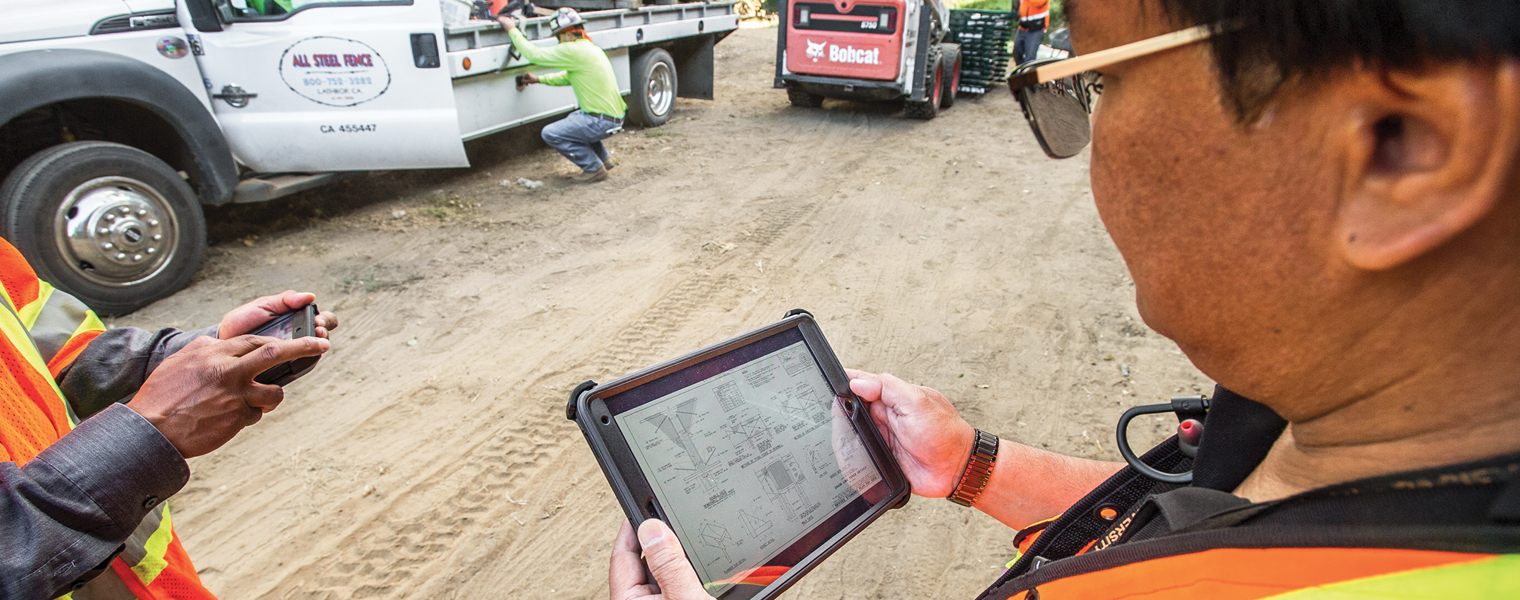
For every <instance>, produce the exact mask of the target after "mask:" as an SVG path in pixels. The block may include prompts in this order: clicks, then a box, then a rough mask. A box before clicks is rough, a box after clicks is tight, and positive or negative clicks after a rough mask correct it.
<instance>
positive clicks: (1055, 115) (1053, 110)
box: [1008, 25, 1228, 158]
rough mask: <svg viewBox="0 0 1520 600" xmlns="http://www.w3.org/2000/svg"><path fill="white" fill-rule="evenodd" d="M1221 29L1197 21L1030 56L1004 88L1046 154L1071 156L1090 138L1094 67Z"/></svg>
mask: <svg viewBox="0 0 1520 600" xmlns="http://www.w3.org/2000/svg"><path fill="white" fill-rule="evenodd" d="M1226 29H1228V28H1227V27H1224V26H1221V25H1199V26H1197V27H1189V28H1187V29H1184V30H1182V31H1174V32H1172V33H1168V34H1166V35H1161V36H1156V37H1153V38H1149V39H1144V40H1140V41H1138V42H1134V43H1130V44H1125V45H1123V46H1117V47H1114V48H1109V49H1107V50H1103V51H1100V52H1094V53H1092V54H1088V55H1085V56H1077V57H1073V58H1046V59H1040V60H1033V61H1030V62H1027V63H1024V64H1022V65H1019V66H1018V67H1016V68H1015V69H1014V70H1013V72H1012V73H1009V74H1008V90H1009V91H1010V92H1013V97H1014V98H1017V99H1018V101H1019V106H1020V107H1022V108H1023V109H1024V118H1025V119H1027V120H1028V121H1029V128H1030V129H1033V130H1034V137H1035V139H1036V140H1039V142H1040V148H1041V149H1043V150H1045V154H1046V155H1047V156H1049V157H1051V158H1070V157H1072V156H1075V155H1076V154H1077V153H1078V152H1081V151H1082V149H1083V148H1086V147H1087V144H1088V143H1090V142H1092V112H1093V107H1094V105H1095V104H1096V103H1097V100H1098V96H1100V95H1101V94H1102V93H1103V79H1102V76H1101V75H1100V74H1099V73H1098V69H1101V68H1103V67H1107V66H1111V65H1115V64H1118V63H1121V62H1124V61H1126V60H1132V59H1136V58H1140V57H1142V56H1148V55H1151V54H1155V53H1157V52H1161V51H1164V50H1170V49H1172V48H1177V47H1179V46H1186V45H1188V44H1192V43H1194V42H1200V41H1203V40H1206V39H1209V38H1211V37H1213V36H1214V35H1215V34H1218V33H1220V32H1222V31H1225V30H1226Z"/></svg>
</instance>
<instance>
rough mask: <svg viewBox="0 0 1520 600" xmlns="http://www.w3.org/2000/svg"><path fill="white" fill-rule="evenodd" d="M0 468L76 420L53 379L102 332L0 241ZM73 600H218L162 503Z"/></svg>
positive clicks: (26, 457) (19, 461) (26, 458)
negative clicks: (0, 305)
mask: <svg viewBox="0 0 1520 600" xmlns="http://www.w3.org/2000/svg"><path fill="white" fill-rule="evenodd" d="M0 286H3V288H4V294H3V295H0V301H3V303H4V304H5V309H6V310H5V311H3V314H0V334H3V338H4V339H3V340H0V461H6V462H15V463H16V464H18V465H20V464H25V463H26V461H29V460H31V459H32V457H34V456H37V454H38V453H40V452H42V451H43V450H44V449H46V448H47V447H48V446H50V445H52V444H53V442H55V441H57V440H58V439H59V438H62V437H63V436H64V434H67V433H68V432H69V431H71V430H72V429H73V428H74V425H75V424H76V423H77V422H78V418H77V417H76V416H75V415H74V413H73V410H72V409H71V408H70V407H69V405H68V403H67V402H65V401H64V399H63V392H62V391H60V390H59V389H58V383H57V381H56V377H57V376H58V374H59V373H60V372H61V371H63V369H65V368H67V367H68V366H69V365H70V364H72V363H73V362H74V359H75V358H78V357H79V353H80V352H82V351H83V350H84V348H85V346H87V345H89V343H90V341H91V340H93V339H95V337H96V336H98V335H100V333H101V332H103V331H105V325H104V324H102V323H101V322H100V319H99V318H97V317H96V316H95V314H94V313H93V312H90V309H89V308H88V307H86V306H85V305H84V303H82V302H80V301H79V300H77V299H75V298H74V297H73V296H70V295H68V294H67V293H64V292H63V291H60V290H57V289H55V288H54V287H53V286H51V285H49V284H48V283H47V282H44V281H41V280H39V279H37V274H36V273H35V272H34V271H32V267H31V265H29V264H27V262H26V259H25V258H22V256H21V253H20V252H18V251H16V248H15V246H12V245H11V244H10V243H9V242H6V241H4V240H0ZM63 598H68V599H70V600H117V599H122V600H128V599H132V598H136V599H138V600H191V599H194V600H215V598H216V597H215V596H213V595H212V594H211V592H209V591H207V590H206V587H205V586H204V585H202V584H201V580H200V577H199V576H198V575H196V573H195V565H193V564H191V563H190V557H189V556H187V555H186V554H185V549H184V548H183V547H182V546H181V545H180V542H179V537H178V536H176V535H175V534H174V528H173V526H172V524H171V522H170V518H169V504H168V503H167V502H165V503H160V504H159V505H158V507H157V508H155V509H154V510H153V511H152V512H150V513H149V514H148V515H147V516H146V517H144V518H143V522H142V524H141V525H140V526H138V528H137V530H136V531H134V532H133V533H132V536H131V537H130V538H129V539H128V540H127V542H126V550H124V551H123V552H122V553H121V554H120V555H118V556H117V557H116V558H114V559H112V560H111V569H110V570H109V571H107V572H106V573H104V574H102V575H101V576H100V577H97V578H95V579H94V580H93V581H91V582H89V583H88V584H87V585H85V586H84V587H82V588H80V589H78V590H75V591H73V592H70V593H69V594H67V595H65V596H63Z"/></svg>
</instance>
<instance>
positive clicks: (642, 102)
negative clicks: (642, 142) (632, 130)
mask: <svg viewBox="0 0 1520 600" xmlns="http://www.w3.org/2000/svg"><path fill="white" fill-rule="evenodd" d="M632 75H633V86H632V87H633V93H632V94H630V95H629V97H628V119H629V120H630V121H633V124H635V125H639V126H642V127H659V126H661V125H664V124H665V122H666V121H669V120H670V114H671V113H672V112H675V107H676V61H675V60H674V59H672V58H670V53H669V52H666V51H665V50H664V49H662V48H654V49H651V50H649V51H648V52H645V53H643V54H640V55H639V57H638V58H636V59H634V60H633V74H632Z"/></svg>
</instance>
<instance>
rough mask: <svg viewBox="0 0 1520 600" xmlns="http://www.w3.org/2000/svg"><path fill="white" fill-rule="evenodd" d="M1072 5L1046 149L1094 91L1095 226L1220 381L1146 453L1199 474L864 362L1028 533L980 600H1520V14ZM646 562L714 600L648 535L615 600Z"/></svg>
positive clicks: (1054, 68) (1416, 7)
mask: <svg viewBox="0 0 1520 600" xmlns="http://www.w3.org/2000/svg"><path fill="white" fill-rule="evenodd" d="M1065 8H1066V11H1067V16H1068V17H1069V21H1070V23H1071V29H1072V39H1073V40H1074V42H1075V45H1076V46H1077V48H1076V49H1077V50H1078V53H1079V58H1075V59H1070V61H1071V62H1065V61H1063V62H1065V64H1063V62H1056V63H1046V64H1043V65H1036V66H1035V67H1027V66H1026V67H1024V68H1020V69H1019V70H1017V71H1015V73H1014V74H1013V75H1011V76H1010V78H1009V80H1010V87H1012V88H1015V91H1016V93H1017V94H1018V95H1019V98H1020V101H1021V102H1022V103H1023V104H1024V107H1025V110H1026V114H1027V116H1028V117H1029V119H1030V122H1031V125H1032V126H1033V127H1034V128H1035V134H1036V137H1037V139H1039V141H1040V142H1041V145H1042V146H1043V147H1044V148H1045V149H1046V151H1047V153H1049V154H1051V155H1052V156H1070V155H1073V154H1076V153H1078V152H1080V151H1081V150H1082V148H1083V147H1084V146H1085V145H1086V144H1087V139H1086V138H1085V137H1082V136H1085V135H1086V133H1085V131H1086V130H1085V129H1084V130H1082V131H1081V132H1078V131H1076V130H1075V129H1074V128H1071V127H1069V125H1070V124H1071V123H1072V122H1073V121H1072V119H1071V118H1070V117H1072V116H1073V115H1071V114H1056V115H1054V116H1055V117H1062V118H1052V117H1053V115H1052V113H1050V112H1047V111H1051V110H1054V111H1055V112H1056V113H1059V112H1060V110H1061V107H1062V106H1076V107H1078V108H1079V109H1083V110H1087V109H1091V108H1093V107H1094V105H1095V104H1097V103H1096V102H1092V101H1091V98H1087V97H1084V95H1083V93H1082V92H1081V91H1074V90H1086V93H1088V94H1091V95H1092V96H1094V97H1099V96H1100V97H1101V107H1102V110H1100V111H1097V112H1094V113H1093V114H1092V118H1093V120H1094V121H1093V124H1092V129H1091V132H1092V138H1091V139H1092V147H1093V150H1092V154H1091V157H1092V158H1091V161H1092V169H1091V170H1092V190H1093V195H1094V198H1095V200H1096V202H1097V206H1098V209H1099V213H1100V215H1101V216H1102V218H1103V221H1104V224H1105V226H1106V227H1107V229H1108V231H1109V234H1110V235H1111V236H1112V237H1113V239H1114V242H1115V244H1116V245H1117V246H1118V248H1119V250H1120V253H1121V254H1122V255H1123V256H1124V258H1125V260H1126V262H1127V264H1128V267H1129V270H1130V273H1131V274H1132V276H1133V278H1134V282H1135V289H1136V300H1137V303H1138V305H1139V309H1140V312H1141V314H1142V316H1143V317H1144V318H1145V320H1146V323H1147V324H1148V325H1149V326H1150V327H1152V328H1153V329H1155V330H1156V331H1157V332H1159V333H1161V334H1163V335H1165V336H1167V337H1168V338H1170V339H1172V340H1174V341H1176V342H1177V344H1178V346H1179V347H1180V348H1181V349H1182V350H1183V352H1185V353H1186V354H1187V356H1188V357H1189V358H1190V359H1191V360H1192V361H1193V363H1194V364H1195V365H1197V366H1198V368H1199V369H1200V370H1202V371H1203V372H1204V373H1205V374H1207V375H1208V376H1210V377H1211V378H1213V379H1214V380H1216V381H1218V382H1219V384H1220V386H1221V387H1220V388H1217V389H1216V390H1215V394H1214V397H1213V398H1211V399H1210V400H1211V402H1212V404H1211V405H1210V406H1209V407H1208V409H1207V411H1208V413H1207V416H1206V417H1204V418H1202V419H1199V420H1197V421H1194V423H1196V424H1197V425H1196V428H1194V429H1189V426H1188V425H1187V424H1186V423H1184V426H1182V427H1180V431H1181V435H1180V436H1179V437H1180V438H1184V439H1180V440H1179V439H1177V438H1174V439H1173V440H1169V441H1168V442H1166V443H1164V444H1162V445H1161V446H1159V447H1158V448H1157V449H1155V450H1154V451H1153V452H1151V453H1148V454H1147V456H1146V457H1144V459H1143V460H1146V461H1147V462H1151V463H1153V464H1161V463H1165V464H1166V465H1169V467H1170V469H1167V470H1166V471H1167V472H1171V473H1177V474H1182V473H1181V471H1187V470H1189V469H1190V471H1191V475H1190V479H1191V481H1190V482H1182V481H1179V482H1175V483H1165V484H1159V483H1155V482H1154V481H1150V480H1149V479H1148V478H1147V476H1145V475H1142V474H1141V472H1140V471H1137V470H1136V469H1134V468H1131V467H1126V466H1125V465H1124V464H1123V463H1104V462H1097V461H1090V460H1084V459H1077V458H1072V457H1065V456H1059V455H1055V454H1051V453H1048V452H1044V451H1041V450H1038V449H1035V448H1031V447H1029V446H1025V445H1023V444H1018V443H1013V442H1009V441H1002V442H1000V443H999V442H998V441H997V440H996V438H995V437H994V436H991V435H987V434H983V433H980V432H977V431H976V430H974V429H973V428H972V426H971V425H970V424H968V423H966V422H965V421H964V420H963V419H961V417H960V416H959V415H958V414H957V413H956V411H955V409H954V408H953V406H952V405H951V403H950V402H949V401H948V400H947V399H946V398H945V397H944V396H943V395H941V394H939V393H938V392H936V391H934V390H932V389H929V388H926V387H920V386H917V385H913V384H909V383H907V382H904V381H902V380H900V379H898V378H896V377H892V376H891V375H885V374H883V375H875V374H870V373H865V372H859V371H854V372H851V373H850V378H851V382H850V388H851V389H852V390H853V391H854V392H855V393H856V394H858V395H859V396H860V398H861V399H863V400H865V401H866V402H867V403H868V404H869V407H870V411H871V414H872V416H873V417H874V418H875V420H876V423H877V424H878V426H879V427H880V428H881V430H882V433H883V437H885V438H886V439H887V440H888V441H889V444H890V445H891V447H892V451H893V453H894V455H895V456H896V457H897V460H898V462H899V463H900V464H901V465H902V469H903V471H904V473H905V474H906V476H907V478H908V479H909V481H910V482H911V485H912V490H913V492H914V493H915V494H918V495H920V496H925V497H931V498H933V497H947V496H949V497H952V498H955V499H957V500H958V501H959V502H961V503H965V504H969V505H970V506H973V507H975V508H977V509H980V510H982V511H984V512H986V513H987V514H989V515H992V516H993V517H995V518H997V519H998V520H1000V521H1002V522H1003V523H1005V524H1007V525H1008V526H1010V527H1012V528H1015V529H1021V530H1023V531H1022V532H1021V534H1020V535H1019V541H1020V546H1021V551H1022V555H1021V556H1020V558H1019V559H1018V562H1017V563H1015V564H1014V565H1013V566H1012V567H1011V568H1010V569H1009V572H1008V573H1006V574H1005V575H1004V576H1003V577H1001V578H999V580H998V581H997V582H995V583H994V584H993V586H992V587H991V588H989V589H988V590H987V592H985V593H984V594H983V595H982V596H981V597H982V598H987V599H989V600H991V599H1001V598H1030V599H1032V598H1039V599H1040V600H1061V599H1065V598H1120V597H1131V598H1132V597H1147V598H1181V597H1188V598H1193V597H1228V598H1242V599H1244V598H1267V597H1283V598H1290V597H1291V598H1308V597H1310V594H1321V595H1315V596H1313V597H1316V598H1318V597H1331V596H1334V597H1392V596H1394V595H1397V596H1398V597H1462V598H1501V597H1517V595H1520V578H1517V577H1516V575H1515V574H1516V573H1520V557H1517V554H1516V553H1517V552H1520V527H1516V524H1517V523H1520V483H1517V481H1520V454H1517V453H1520V435H1516V432H1520V392H1517V391H1516V390H1520V350H1517V348H1520V294H1516V293H1515V292H1516V290H1520V261H1516V260H1515V257H1517V256H1520V34H1517V33H1516V32H1520V5H1516V4H1514V3H1512V2H1499V1H1489V2H1480V1H1477V0H1470V1H1467V2H1456V3H1452V2H1436V1H1435V0H1389V1H1386V2H1322V1H1320V0H1289V1H1288V2H1287V3H1286V4H1284V3H1260V2H1225V1H1223V0H1156V1H1154V2H1144V1H1142V0H1066V2H1065ZM1077 61H1081V62H1077ZM1089 71H1100V72H1101V76H1099V75H1096V74H1093V75H1083V74H1082V73H1085V72H1089ZM1099 77H1101V79H1100V78H1099ZM1042 94H1043V96H1042ZM1063 94H1065V95H1063ZM1072 98H1074V99H1075V100H1072V101H1071V102H1070V103H1068V104H1062V103H1063V102H1066V100H1068V99H1072ZM1052 99H1053V100H1052ZM1084 117H1086V114H1079V115H1077V118H1084ZM1077 122H1080V121H1077ZM1051 123H1058V124H1064V125H1067V126H1068V127H1065V128H1064V129H1063V130H1043V129H1042V125H1045V126H1047V127H1048V126H1049V124H1051ZM1079 134H1080V135H1079ZM1237 393H1238V394H1237ZM1248 398H1249V399H1248ZM1052 400H1053V401H1054V400H1058V399H1052ZM1181 416H1182V414H1181V413H1179V417H1181ZM1200 430H1201V431H1204V433H1202V437H1201V440H1200V439H1199V438H1198V437H1197V434H1198V433H1199V431H1200ZM1184 442H1188V443H1184ZM1191 442H1196V443H1197V445H1196V450H1195V451H1189V450H1188V446H1190V445H1192V444H1191ZM1158 468H1159V467H1158ZM1125 490H1128V491H1125ZM1120 492H1124V493H1120ZM1126 494H1127V495H1126ZM1058 516H1059V518H1058V519H1056V520H1055V521H1054V522H1051V523H1049V524H1048V526H1047V525H1045V524H1041V525H1036V523H1040V522H1041V521H1042V520H1045V519H1052V518H1056V517H1058ZM1040 527H1046V528H1045V529H1044V530H1043V531H1039V528H1040ZM641 548H642V552H643V554H644V557H645V561H646V562H647V564H648V567H649V571H650V573H652V575H653V577H654V579H655V581H657V582H658V583H659V584H660V588H661V589H662V590H663V593H664V597H665V598H667V599H673V600H693V599H697V598H705V597H707V594H706V592H704V590H703V589H702V587H701V584H700V583H699V582H698V579H697V578H696V576H695V575H694V573H693V572H692V570H691V567H690V566H689V565H688V564H687V562H686V559H685V554H684V553H683V551H682V550H681V547H680V544H679V543H678V542H677V541H676V539H675V536H674V535H672V534H671V532H670V530H669V529H668V528H666V527H665V526H664V525H663V524H661V523H659V522H658V521H646V522H644V523H643V524H642V525H641V526H640V527H639V528H638V531H637V535H635V533H634V531H633V530H632V528H631V527H629V526H626V525H625V526H624V529H623V531H622V533H621V534H620V535H619V536H618V538H617V541H616V543H615V547H614V549H613V554H612V560H611V571H610V578H609V580H610V585H611V595H612V598H614V599H615V600H628V599H632V598H639V597H642V596H644V595H646V594H648V593H651V592H653V591H654V590H653V588H651V587H649V585H648V582H647V581H646V580H645V574H644V571H643V568H642V566H641V565H640V561H639V552H640V549H641ZM1010 554H1013V552H1012V549H1010Z"/></svg>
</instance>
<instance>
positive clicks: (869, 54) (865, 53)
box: [805, 40, 881, 65]
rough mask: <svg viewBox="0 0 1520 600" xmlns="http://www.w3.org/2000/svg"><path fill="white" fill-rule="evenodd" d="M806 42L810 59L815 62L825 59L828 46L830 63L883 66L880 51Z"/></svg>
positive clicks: (811, 41)
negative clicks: (825, 50)
mask: <svg viewBox="0 0 1520 600" xmlns="http://www.w3.org/2000/svg"><path fill="white" fill-rule="evenodd" d="M805 41H806V42H807V47H808V48H807V55H808V58H811V59H813V62H818V59H820V58H823V57H824V47H825V46H827V47H828V57H829V62H835V63H850V64H860V65H879V64H881V50H880V49H875V50H866V49H864V48H855V47H853V46H845V47H843V48H840V47H839V46H836V45H834V44H830V43H828V42H818V43H816V44H815V43H813V40H805Z"/></svg>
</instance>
